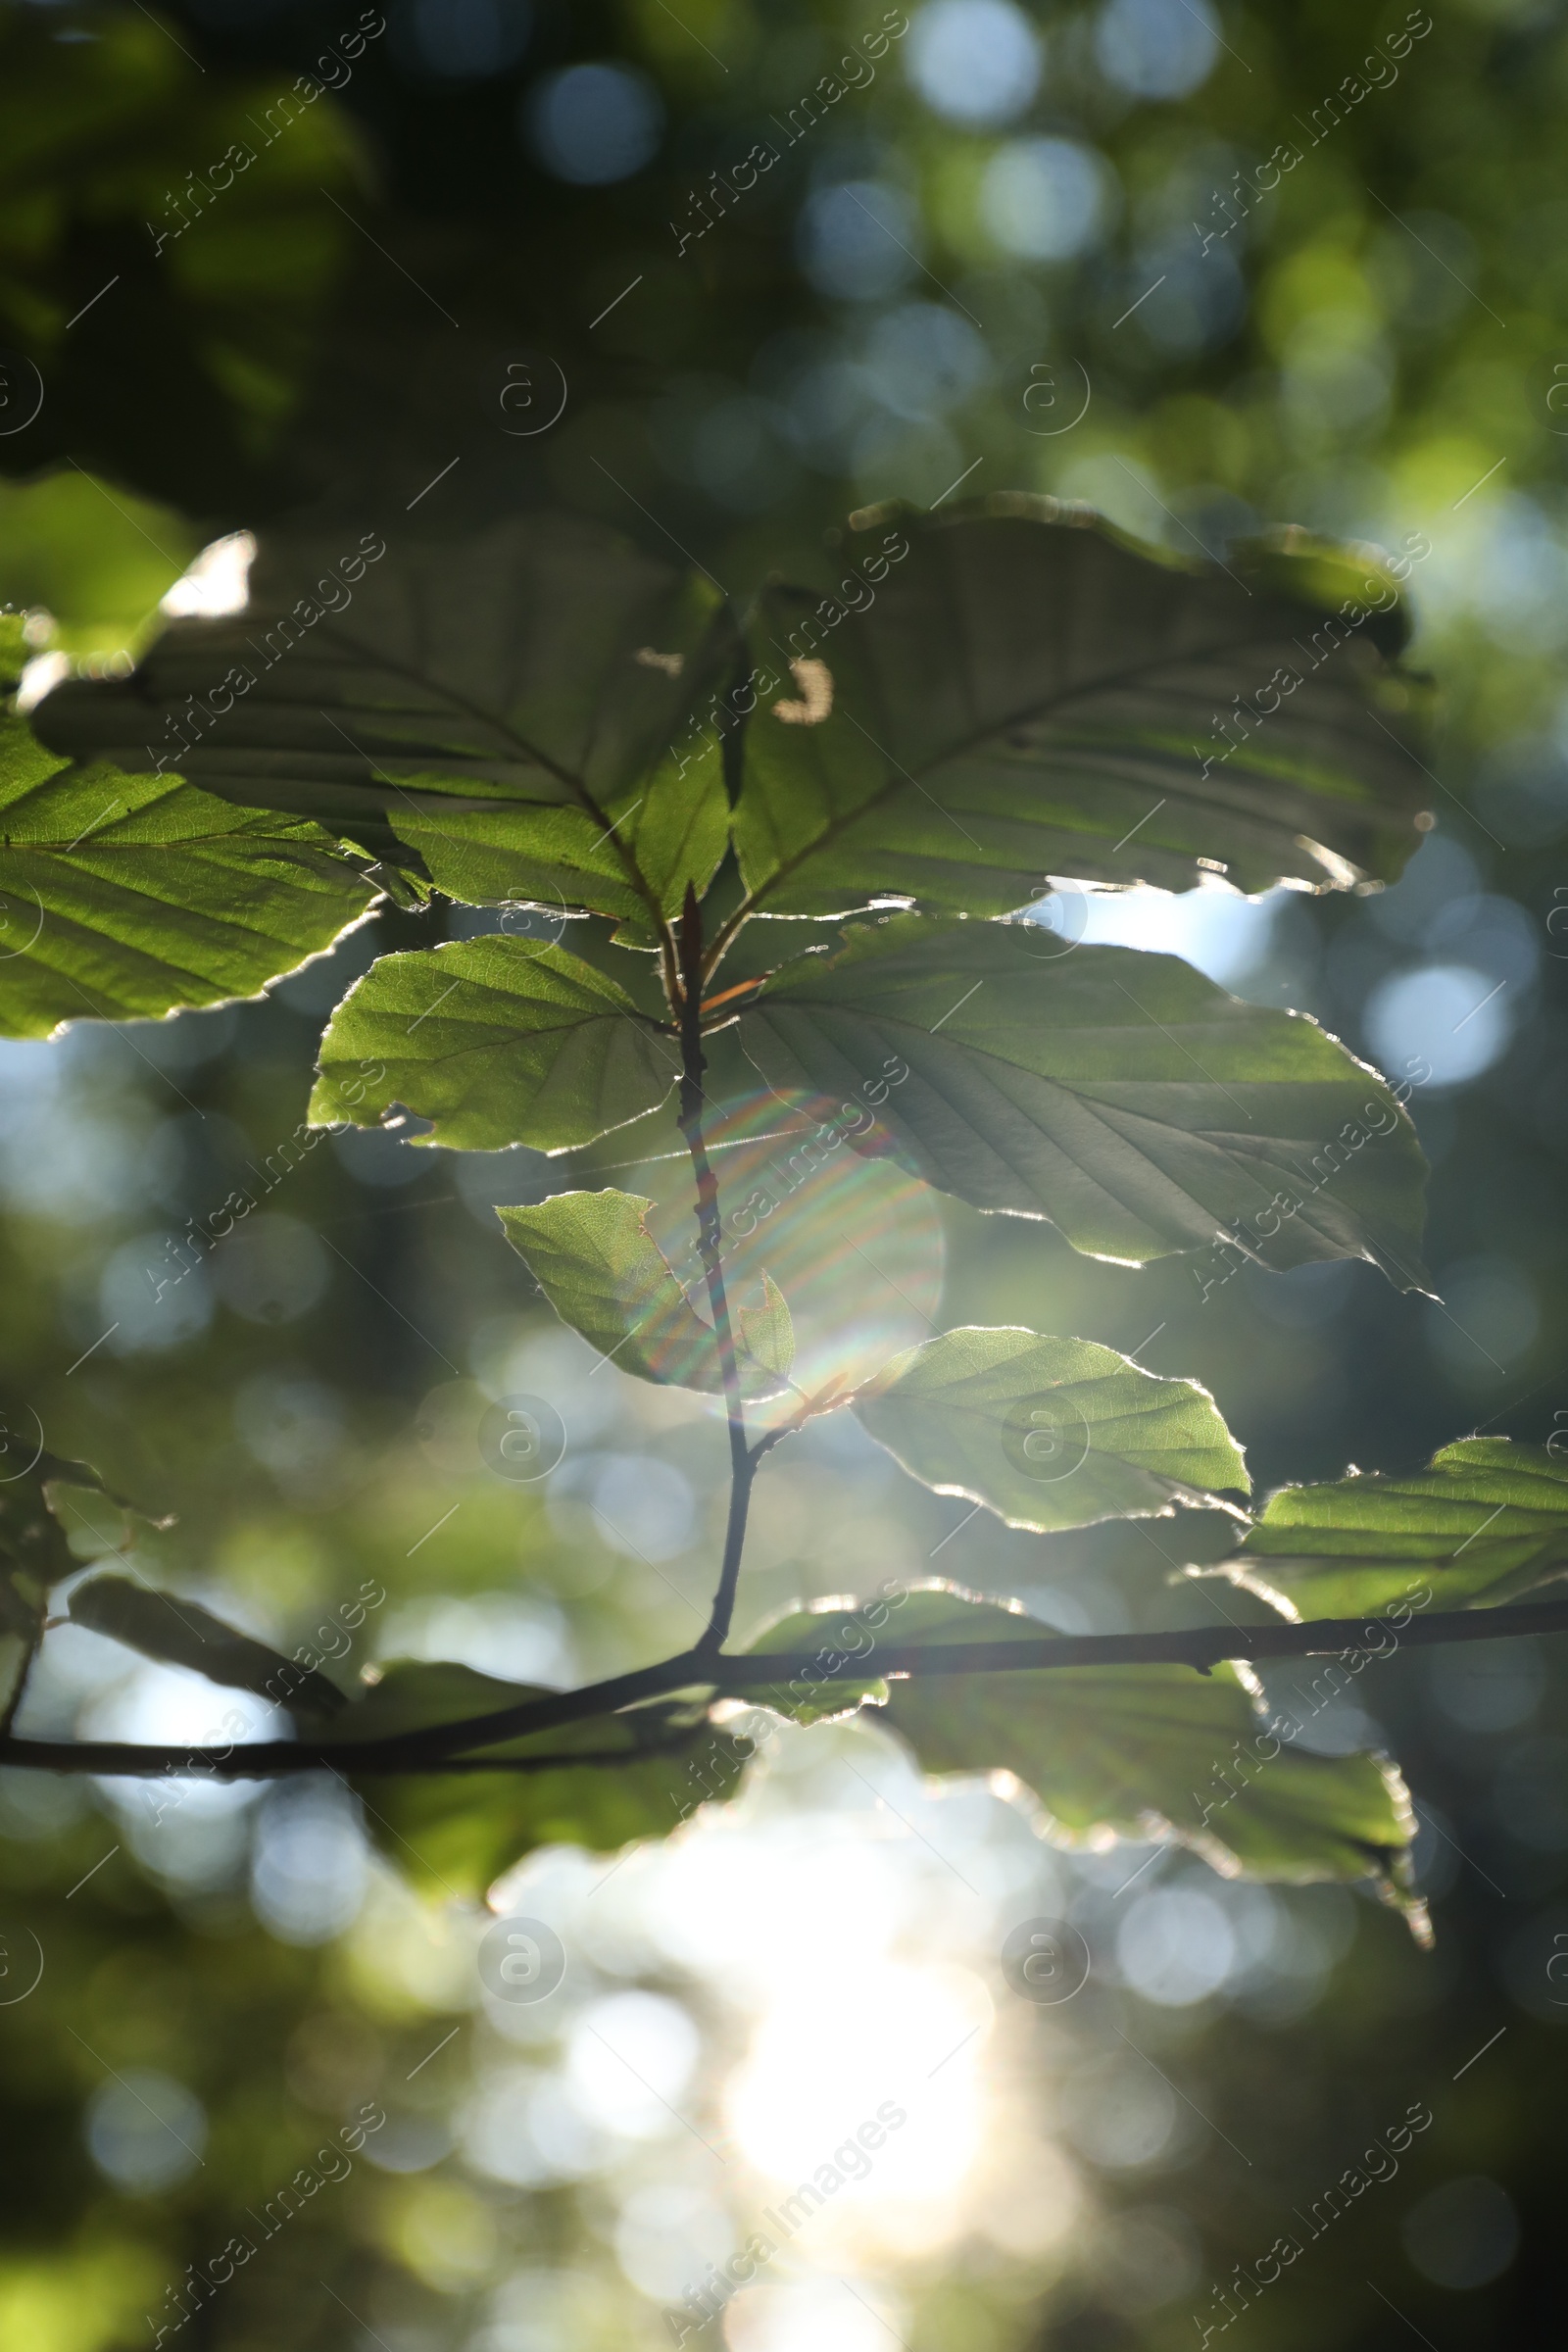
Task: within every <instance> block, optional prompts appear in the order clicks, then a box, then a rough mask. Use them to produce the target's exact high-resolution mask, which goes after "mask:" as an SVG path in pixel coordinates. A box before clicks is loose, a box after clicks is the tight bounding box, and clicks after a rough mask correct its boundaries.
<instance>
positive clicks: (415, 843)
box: [39, 514, 735, 921]
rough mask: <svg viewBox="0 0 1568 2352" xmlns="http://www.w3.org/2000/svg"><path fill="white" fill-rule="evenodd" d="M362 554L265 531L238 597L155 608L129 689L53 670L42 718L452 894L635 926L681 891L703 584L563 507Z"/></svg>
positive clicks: (700, 841) (717, 800)
mask: <svg viewBox="0 0 1568 2352" xmlns="http://www.w3.org/2000/svg"><path fill="white" fill-rule="evenodd" d="M386 557H387V549H386V545H385V542H384V541H382V540H380V538H379V535H378V534H377V533H375V532H369V533H367V534H365V535H364V536H363V537H361V536H359V535H356V534H350V533H344V534H342V535H340V537H339V538H338V539H330V538H322V537H318V538H314V539H312V540H310V541H303V542H291V541H289V540H287V539H278V540H275V541H270V542H269V541H264V543H263V545H262V548H261V552H260V553H259V554H258V556H257V559H256V562H255V564H254V566H253V568H252V571H251V583H250V585H251V602H250V605H249V607H248V608H247V610H246V611H244V612H243V613H235V614H233V615H231V616H225V617H223V618H220V619H204V620H196V619H187V620H178V621H175V622H174V623H172V626H171V627H170V628H169V629H168V630H167V631H166V632H165V634H164V636H163V637H162V638H160V639H159V641H158V643H157V644H156V645H155V646H154V647H153V648H152V650H151V651H150V653H149V654H148V656H147V658H146V660H145V662H143V664H142V666H141V668H140V670H139V671H138V672H137V674H136V676H135V678H134V679H133V680H131V681H130V682H129V684H128V685H126V686H114V685H108V686H73V687H69V688H62V689H60V690H58V691H57V692H56V693H55V694H54V695H52V696H50V697H49V698H48V700H47V702H46V703H45V704H44V705H42V706H40V718H39V724H40V727H41V728H42V729H43V730H44V731H45V732H46V734H47V736H48V739H49V741H51V742H58V743H60V744H61V745H63V746H64V747H66V748H68V749H71V750H72V751H73V752H75V753H76V754H77V755H78V756H80V755H81V754H82V753H83V752H84V751H88V750H90V751H91V752H93V753H96V754H97V755H99V756H102V757H108V758H111V759H119V758H123V756H125V755H124V747H125V746H126V745H127V743H134V744H136V745H138V746H139V745H141V744H143V743H145V742H147V741H149V740H151V741H154V742H156V743H159V744H161V745H163V746H164V747H165V748H167V749H169V750H170V753H171V760H172V764H177V765H178V766H179V768H180V771H181V773H183V774H186V775H189V776H191V777H193V778H194V779H195V780H196V781H198V782H199V783H201V784H204V785H206V786H207V787H208V789H209V790H211V791H213V792H219V793H221V794H223V795H224V796H225V797H226V798H229V799H232V800H235V801H239V802H243V803H245V804H247V805H249V806H255V807H264V808H274V809H291V810H294V811H297V812H299V813H300V814H303V815H308V816H314V817H317V818H319V820H320V821H321V822H322V823H323V824H326V825H330V826H331V827H332V828H333V829H334V830H341V831H343V832H345V833H347V834H349V835H350V836H352V837H353V838H354V839H356V840H359V841H361V842H363V843H364V845H365V846H366V848H367V849H369V850H371V851H372V852H373V853H374V854H375V855H377V856H381V855H385V854H388V845H389V843H390V842H391V841H392V839H393V837H394V835H395V836H396V838H397V839H401V840H402V841H403V842H404V843H406V844H407V845H409V847H410V848H411V849H413V850H414V851H416V852H417V854H418V856H419V857H420V858H422V859H423V861H424V863H425V866H426V867H427V869H428V872H429V873H430V875H431V876H432V877H433V878H434V880H435V882H436V884H437V886H438V887H439V888H440V889H442V890H444V891H446V892H448V893H449V894H450V895H451V896H452V897H453V898H457V899H462V900H466V901H470V902H473V903H490V902H498V901H507V900H514V901H519V902H525V903H537V904H539V905H542V906H544V907H559V908H560V909H561V910H562V911H563V912H564V911H565V910H566V909H567V908H578V907H591V908H594V909H596V910H598V911H599V912H601V913H605V914H611V915H616V916H620V917H627V916H630V917H634V918H638V919H639V920H640V921H646V920H647V919H648V918H649V916H650V914H651V912H652V911H653V910H654V909H655V908H658V909H662V910H663V911H665V912H674V911H675V910H677V909H678V908H679V907H680V904H681V901H682V898H683V897H684V894H685V890H686V885H687V883H688V881H691V882H692V883H694V884H695V886H696V887H697V889H698V891H699V892H701V891H702V890H704V889H705V888H706V887H707V885H708V882H709V880H710V878H711V875H712V872H713V870H714V868H715V867H716V865H717V864H718V861H719V859H720V858H721V857H722V856H723V853H724V849H725V845H726V841H727V838H728V804H727V801H726V798H725V793H724V785H723V776H722V756H721V749H720V745H721V737H720V733H719V730H718V727H717V725H716V724H715V723H714V721H713V720H712V718H711V703H712V699H713V695H714V692H715V690H716V689H717V687H718V686H719V684H720V683H721V681H722V679H723V678H724V677H725V676H727V674H728V672H729V670H730V669H731V668H732V667H733V664H734V661H735V651H734V638H733V629H732V626H731V623H730V621H729V619H728V617H727V614H726V613H725V612H724V610H723V608H722V604H721V601H720V599H719V597H718V593H717V591H716V590H715V589H713V588H712V587H711V584H710V583H709V582H708V581H707V580H706V579H703V578H700V577H697V576H696V575H694V574H683V573H682V572H680V571H679V570H676V569H672V568H671V567H670V566H668V565H667V564H662V563H660V562H658V561H657V560H655V559H654V558H652V557H649V556H646V555H644V554H642V553H641V552H640V551H639V550H637V549H636V548H634V547H633V546H632V545H631V544H630V542H629V541H627V540H625V539H622V538H621V537H620V536H619V535H618V534H617V533H615V532H613V531H611V530H608V529H607V528H606V527H605V526H604V525H603V524H600V523H596V522H592V521H589V520H587V519H586V518H583V517H580V516H570V515H537V514H536V515H522V516H517V517H515V518H513V519H511V520H508V521H505V522H501V523H497V524H495V525H494V526H493V527H492V528H491V529H490V530H488V531H486V532H483V533H478V534H475V535H473V536H472V537H470V538H467V539H461V540H459V539H455V540H447V541H419V542H416V543H413V544H411V543H408V542H406V541H405V542H402V543H400V545H399V547H398V549H397V552H396V556H395V557H394V558H393V559H392V560H389V561H388V560H384V559H386ZM220 683H221V688H222V692H223V695H224V697H225V700H224V704H223V708H222V709H221V711H219V712H218V713H216V714H215V713H214V711H213V709H212V705H213V703H214V701H215V700H216V699H217V698H216V697H215V696H214V694H213V692H212V689H213V688H214V686H215V684H220ZM192 696H195V697H196V698H197V699H196V702H195V704H194V706H193V704H192V702H191V699H190V698H191V697H192ZM137 756H138V757H139V756H140V755H139V753H138V754H137Z"/></svg>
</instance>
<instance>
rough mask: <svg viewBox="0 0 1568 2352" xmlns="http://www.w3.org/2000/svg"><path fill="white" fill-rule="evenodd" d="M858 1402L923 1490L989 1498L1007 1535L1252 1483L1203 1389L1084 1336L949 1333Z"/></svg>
mask: <svg viewBox="0 0 1568 2352" xmlns="http://www.w3.org/2000/svg"><path fill="white" fill-rule="evenodd" d="M854 1406H855V1411H856V1413H857V1415H858V1418H859V1419H860V1420H861V1421H862V1422H863V1423H864V1425H865V1427H866V1428H867V1429H868V1430H869V1431H870V1433H871V1435H872V1437H873V1438H875V1439H876V1440H877V1441H878V1443H879V1444H881V1445H883V1446H886V1447H887V1449H888V1451H889V1452H890V1453H892V1454H894V1455H895V1456H896V1457H897V1458H898V1460H899V1461H901V1462H902V1463H903V1464H904V1467H905V1468H906V1470H907V1471H908V1472H909V1473H910V1475H911V1476H912V1477H914V1478H917V1479H919V1480H920V1481H921V1483H922V1485H924V1486H928V1487H932V1488H934V1489H935V1490H936V1492H937V1493H938V1494H939V1495H966V1496H967V1497H968V1498H969V1500H970V1501H971V1502H983V1503H985V1504H987V1505H988V1506H989V1508H990V1509H992V1510H994V1511H995V1512H996V1513H997V1514H998V1516H999V1517H1000V1518H1002V1519H1005V1521H1006V1523H1007V1525H1008V1526H1009V1527H1031V1528H1036V1529H1038V1530H1040V1531H1042V1532H1045V1531H1047V1530H1050V1529H1053V1528H1061V1527H1088V1526H1091V1525H1092V1524H1093V1523H1094V1522H1095V1521H1097V1520H1100V1519H1115V1518H1150V1517H1163V1516H1168V1514H1169V1513H1170V1511H1171V1509H1172V1507H1173V1506H1174V1505H1175V1504H1176V1503H1178V1502H1184V1503H1192V1504H1194V1505H1196V1506H1199V1507H1201V1506H1204V1505H1211V1504H1212V1502H1213V1499H1214V1497H1213V1494H1212V1492H1211V1491H1210V1490H1212V1489H1215V1488H1236V1489H1239V1490H1240V1491H1241V1492H1242V1493H1243V1494H1246V1493H1247V1492H1249V1490H1250V1484H1251V1482H1250V1479H1249V1478H1248V1475H1247V1469H1246V1465H1245V1463H1244V1461H1243V1458H1242V1451H1241V1448H1240V1446H1238V1445H1237V1444H1236V1441H1235V1440H1234V1438H1233V1437H1232V1436H1231V1434H1230V1432H1229V1430H1228V1429H1227V1428H1226V1427H1225V1424H1224V1422H1223V1421H1222V1420H1221V1419H1220V1416H1219V1412H1218V1410H1217V1408H1216V1407H1215V1404H1214V1400H1213V1398H1212V1397H1210V1396H1209V1394H1208V1392H1207V1390H1206V1389H1201V1388H1200V1387H1199V1386H1198V1385H1197V1383H1196V1382H1195V1381H1189V1380H1161V1379H1158V1378H1156V1377H1155V1375H1154V1374H1153V1373H1152V1372H1145V1371H1143V1370H1142V1369H1141V1368H1140V1367H1139V1366H1138V1365H1137V1364H1134V1363H1130V1362H1129V1361H1128V1359H1127V1358H1126V1357H1125V1356H1123V1355H1118V1354H1117V1353H1116V1351H1115V1349H1114V1348H1100V1347H1096V1346H1095V1345H1094V1344H1093V1343H1092V1342H1091V1341H1088V1340H1059V1339H1053V1338H1050V1337H1048V1336H1044V1335H1042V1334H1041V1333H1039V1332H1034V1331H1022V1330H1018V1329H1004V1330H1001V1331H983V1330H979V1329H976V1328H974V1327H972V1326H971V1327H968V1328H965V1329H962V1330H958V1331H948V1332H944V1333H943V1334H942V1335H941V1337H940V1338H939V1339H935V1340H926V1341H924V1342H923V1343H922V1344H921V1345H920V1346H919V1347H918V1348H908V1349H907V1350H906V1351H905V1353H904V1354H903V1355H899V1356H895V1357H894V1359H893V1361H892V1362H891V1363H890V1364H888V1365H887V1366H886V1367H885V1368H884V1370H883V1371H881V1372H880V1373H878V1375H877V1377H876V1378H875V1380H873V1381H870V1382H869V1383H868V1384H867V1385H866V1386H865V1387H864V1388H863V1389H860V1390H859V1391H858V1393H857V1395H856V1397H855V1398H854Z"/></svg>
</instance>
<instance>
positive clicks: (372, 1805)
mask: <svg viewBox="0 0 1568 2352" xmlns="http://www.w3.org/2000/svg"><path fill="white" fill-rule="evenodd" d="M544 1695H545V1693H544V1692H543V1691H536V1690H534V1689H533V1688H532V1687H530V1686H527V1685H523V1684H518V1683H504V1682H499V1681H497V1680H496V1678H495V1677H494V1676H492V1675H488V1674H479V1673H476V1672H475V1671H474V1669H473V1668H472V1667H469V1666H458V1665H445V1664H434V1665H423V1664H417V1663H414V1662H412V1661H409V1660H398V1661H396V1662H395V1663H393V1664H392V1665H390V1666H388V1667H386V1668H385V1669H384V1671H383V1674H382V1678H381V1680H380V1681H379V1682H378V1683H377V1684H376V1685H375V1686H374V1688H373V1689H371V1690H370V1691H367V1692H366V1694H365V1695H364V1697H362V1698H360V1699H358V1700H357V1701H356V1702H355V1704H354V1705H353V1706H351V1707H348V1708H346V1709H345V1710H344V1711H343V1713H342V1714H341V1715H339V1716H337V1717H336V1718H335V1719H334V1721H333V1722H332V1724H331V1726H330V1729H329V1731H328V1732H325V1733H321V1734H317V1735H315V1736H317V1737H330V1738H331V1739H333V1740H342V1741H343V1742H344V1744H345V1748H346V1749H347V1750H348V1751H349V1752H348V1753H346V1754H345V1756H344V1764H345V1767H346V1768H347V1769H348V1770H349V1771H350V1772H351V1773H352V1770H353V1766H352V1760H351V1758H352V1748H353V1745H354V1743H355V1742H357V1741H358V1740H379V1739H381V1738H383V1737H386V1736H390V1735H391V1734H393V1733H398V1732H407V1731H414V1730H417V1729H418V1728H420V1727H421V1726H423V1725H425V1724H431V1723H457V1722H461V1721H462V1720H464V1718H466V1717H467V1716H478V1715H485V1714H494V1713H495V1712H496V1710H497V1709H498V1708H501V1707H505V1706H515V1704H517V1702H518V1701H519V1700H521V1699H525V1698H530V1697H542V1696H544ZM485 1753H486V1759H487V1761H488V1760H489V1759H490V1758H491V1757H492V1756H495V1757H507V1758H512V1759H515V1760H516V1761H520V1762H522V1763H524V1764H525V1765H526V1766H527V1769H526V1770H524V1771H512V1772H507V1771H505V1770H502V1771H497V1772H479V1773H473V1774H467V1773H464V1774H459V1775H441V1774H424V1775H419V1774H416V1775H413V1776H401V1777H391V1776H386V1775H380V1774H375V1775H365V1776H363V1778H362V1781H361V1783H360V1786H361V1789H362V1793H363V1795H364V1796H365V1800H366V1806H367V1812H368V1819H369V1826H370V1828H371V1831H372V1834H374V1835H376V1836H377V1837H378V1838H379V1840H380V1842H381V1843H382V1844H383V1845H384V1846H385V1848H386V1850H387V1851H388V1853H389V1855H390V1856H391V1858H392V1860H393V1861H394V1862H395V1863H396V1864H397V1867H398V1868H399V1869H400V1870H401V1871H404V1872H406V1873H408V1874H409V1875H411V1876H413V1877H415V1878H416V1879H418V1880H422V1881H424V1882H426V1883H428V1884H430V1885H432V1886H435V1887H442V1888H444V1889H445V1890H446V1891H447V1892H449V1893H451V1892H458V1893H462V1894H465V1895H470V1896H471V1895H476V1894H479V1893H482V1891H483V1890H484V1889H485V1887H488V1886H489V1884H490V1883H491V1881H492V1880H493V1879H494V1878H496V1877H497V1875H498V1874H499V1873H500V1872H501V1871H503V1870H505V1869H506V1868H507V1867H508V1865H509V1864H511V1863H514V1862H516V1861H520V1860H521V1858H522V1857H523V1855H524V1854H527V1853H531V1852H532V1851H533V1849H534V1848H535V1847H536V1846H540V1845H576V1846H585V1847H587V1849H588V1850H589V1851H590V1852H592V1853H613V1852H615V1851H616V1850H617V1849H618V1848H619V1847H621V1846H623V1845H627V1844H630V1843H631V1842H632V1841H633V1840H634V1839H636V1838H663V1837H667V1836H668V1835H669V1833H670V1831H671V1830H673V1829H676V1828H677V1827H678V1826H679V1824H680V1823H681V1822H682V1821H685V1820H688V1819H689V1818H690V1817H691V1815H692V1814H693V1813H694V1812H695V1811H696V1810H697V1808H698V1806H699V1805H701V1804H704V1803H706V1802H708V1801H709V1800H710V1799H713V1798H721V1797H725V1796H728V1795H730V1794H731V1793H732V1792H733V1790H734V1788H735V1785H736V1783H737V1781H738V1780H739V1778H740V1775H741V1772H742V1771H743V1769H744V1768H745V1765H746V1762H747V1760H748V1758H749V1756H750V1754H751V1745H750V1742H749V1741H748V1740H745V1739H744V1738H742V1737H740V1736H738V1735H736V1734H734V1733H731V1732H727V1731H723V1730H719V1729H715V1728H714V1727H713V1726H712V1725H711V1724H709V1723H708V1722H707V1721H706V1720H705V1719H704V1716H703V1713H702V1710H701V1709H692V1708H688V1707H682V1706H680V1705H678V1704H672V1703H669V1702H660V1703H657V1704H655V1705H652V1706H646V1707H634V1708H629V1709H627V1710H626V1711H625V1712H624V1713H621V1714H618V1715H602V1716H592V1717H589V1718H588V1719H587V1720H586V1721H584V1722H582V1723H574V1724H568V1725H565V1726H564V1727H563V1728H562V1729H561V1730H559V1731H555V1732H540V1733H535V1734H532V1735H530V1736H529V1737H528V1738H526V1739H522V1740H511V1741H509V1742H508V1743H507V1745H506V1746H504V1747H501V1748H498V1749H495V1750H490V1749H487V1750H486V1751H485ZM556 1756H560V1757H563V1758H564V1759H565V1760H564V1762H562V1763H560V1764H546V1765H545V1766H544V1767H543V1768H541V1762H540V1760H541V1759H542V1758H551V1757H556ZM578 1756H580V1757H586V1758H593V1759H596V1760H595V1761H592V1762H580V1763H577V1762H573V1761H572V1758H573V1757H578Z"/></svg>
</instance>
